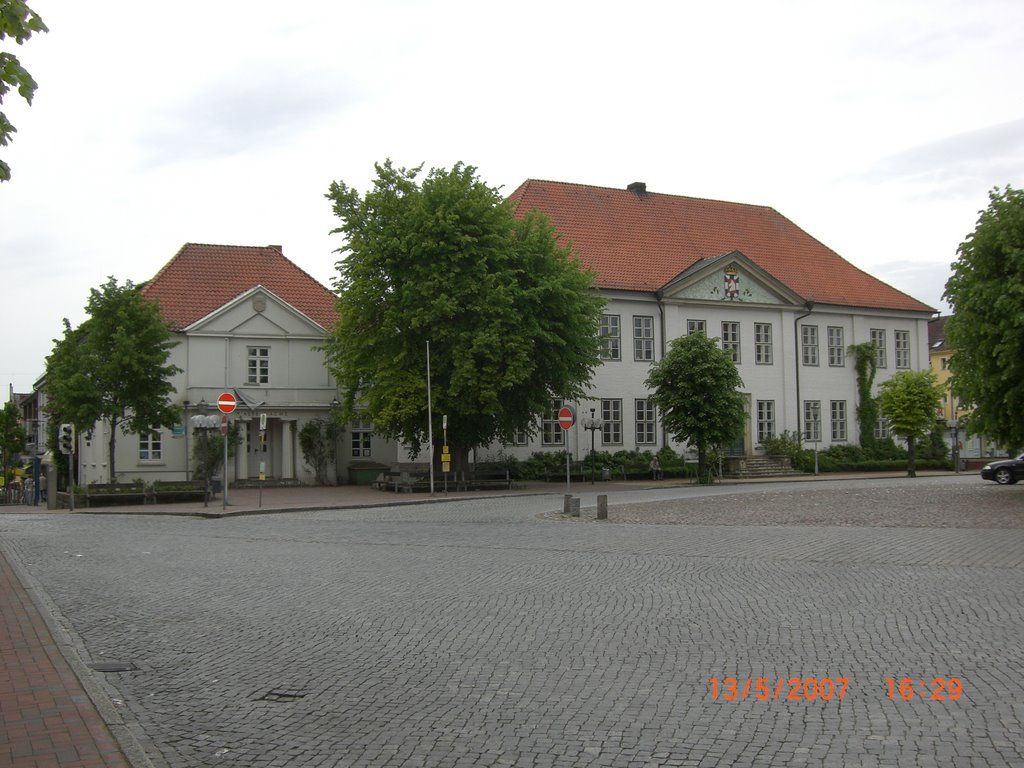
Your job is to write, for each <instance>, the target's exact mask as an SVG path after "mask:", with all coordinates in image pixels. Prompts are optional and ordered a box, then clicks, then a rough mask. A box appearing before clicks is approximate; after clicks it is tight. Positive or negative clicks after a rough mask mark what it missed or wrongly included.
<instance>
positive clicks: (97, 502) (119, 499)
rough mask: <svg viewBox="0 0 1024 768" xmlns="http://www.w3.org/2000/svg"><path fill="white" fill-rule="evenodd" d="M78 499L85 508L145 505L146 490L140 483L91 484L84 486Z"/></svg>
mask: <svg viewBox="0 0 1024 768" xmlns="http://www.w3.org/2000/svg"><path fill="white" fill-rule="evenodd" d="M76 496H77V495H76ZM79 498H81V499H82V500H83V501H84V502H85V506H86V507H115V506H118V505H125V504H145V503H146V489H145V487H144V486H143V485H142V483H93V484H91V485H87V486H85V493H84V494H82V495H81V497H79Z"/></svg>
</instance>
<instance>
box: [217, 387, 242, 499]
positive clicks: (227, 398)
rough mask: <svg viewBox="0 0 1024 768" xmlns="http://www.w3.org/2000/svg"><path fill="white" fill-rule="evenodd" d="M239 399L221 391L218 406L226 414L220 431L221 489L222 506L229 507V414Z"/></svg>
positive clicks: (236, 405)
mask: <svg viewBox="0 0 1024 768" xmlns="http://www.w3.org/2000/svg"><path fill="white" fill-rule="evenodd" d="M237 407H238V400H236V399H235V396H234V395H233V394H232V393H230V392H221V393H220V396H219V397H218V398H217V408H218V410H220V412H221V413H223V414H224V415H223V416H222V417H221V420H220V432H221V434H222V435H224V487H223V488H222V489H221V501H220V508H221V509H222V510H226V509H227V508H228V414H229V413H234V410H235V408H237Z"/></svg>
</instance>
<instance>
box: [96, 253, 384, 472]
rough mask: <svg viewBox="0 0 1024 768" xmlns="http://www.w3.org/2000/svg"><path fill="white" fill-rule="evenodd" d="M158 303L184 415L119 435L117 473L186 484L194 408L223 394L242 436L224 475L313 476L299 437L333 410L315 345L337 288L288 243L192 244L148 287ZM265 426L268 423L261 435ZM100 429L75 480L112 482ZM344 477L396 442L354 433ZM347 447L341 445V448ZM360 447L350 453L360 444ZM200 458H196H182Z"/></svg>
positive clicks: (331, 313)
mask: <svg viewBox="0 0 1024 768" xmlns="http://www.w3.org/2000/svg"><path fill="white" fill-rule="evenodd" d="M142 294H143V296H145V297H146V298H147V299H149V300H151V301H153V302H156V303H157V304H158V305H159V306H160V310H161V313H162V314H163V316H164V317H165V318H166V319H167V320H168V322H169V323H170V324H171V327H172V329H173V331H174V333H175V336H176V338H177V342H178V343H177V345H176V346H175V347H174V350H173V352H172V356H171V359H170V362H171V363H173V364H174V365H176V366H177V367H178V368H180V369H181V371H182V372H181V373H180V374H178V375H177V376H176V377H175V378H174V380H173V382H172V383H173V384H174V387H175V389H176V398H177V404H178V405H179V406H180V407H181V408H182V413H183V417H184V418H183V421H182V423H181V424H180V425H178V426H177V427H175V428H174V429H165V430H161V431H158V432H155V433H153V434H150V435H128V436H125V437H121V438H119V439H118V441H117V451H118V456H117V462H116V466H117V468H118V474H119V476H120V479H122V480H135V479H142V480H144V481H147V482H150V481H153V480H182V479H186V478H188V476H189V475H190V473H191V472H192V471H193V469H194V467H195V464H196V462H195V461H194V451H195V441H196V436H195V434H194V433H193V430H192V429H190V428H186V425H187V424H189V423H190V419H191V417H193V416H195V415H214V416H216V415H217V414H218V413H219V412H218V411H217V409H216V407H215V406H216V403H217V400H218V397H219V396H220V395H221V394H222V393H225V392H227V393H231V394H232V395H234V397H235V399H236V401H237V403H238V405H237V408H236V410H235V411H234V412H233V413H232V414H231V415H230V417H229V418H230V421H231V423H232V424H235V425H237V428H238V431H239V443H238V445H237V448H236V451H235V456H234V457H233V458H232V459H230V460H229V462H228V482H229V483H230V482H237V481H245V480H253V479H256V478H258V477H259V475H260V472H261V469H262V470H263V474H264V475H265V476H266V478H267V479H268V480H272V481H277V482H290V481H294V482H312V481H313V470H312V469H311V468H310V467H309V466H308V465H307V464H306V462H305V460H304V457H303V454H302V452H301V450H300V448H299V444H298V432H299V430H300V429H301V428H302V425H303V424H304V423H305V422H307V421H309V420H311V419H313V418H317V417H324V416H327V415H328V413H329V412H330V409H331V407H332V404H336V403H337V399H336V398H337V395H338V390H337V386H336V384H335V382H334V379H333V377H332V376H331V375H330V373H329V372H328V371H327V369H326V367H325V365H324V358H323V353H322V352H321V351H320V349H319V347H320V345H321V344H322V343H323V340H324V337H325V336H326V335H327V332H328V330H329V329H330V327H331V326H332V325H333V324H334V321H335V318H336V314H335V308H334V295H333V294H332V293H331V292H330V290H328V289H327V288H326V287H325V286H323V285H322V284H320V283H319V282H318V281H317V280H315V279H314V278H313V277H311V276H310V275H309V274H307V273H306V272H304V271H303V270H302V269H300V268H299V267H298V266H296V265H295V264H294V263H293V262H292V261H290V260H289V259H288V258H286V257H285V255H284V253H283V250H282V248H281V246H279V245H268V246H261V247H250V246H234V245H205V244H199V243H187V244H185V245H184V246H182V248H181V249H180V250H179V251H178V253H177V254H175V256H174V257H173V258H172V259H171V260H170V261H169V262H168V263H167V264H166V265H165V266H164V267H163V268H162V269H161V270H160V271H159V272H158V273H157V275H156V276H155V277H154V278H153V279H152V280H150V281H149V282H147V283H146V284H145V285H144V286H143V288H142ZM261 424H264V425H265V429H264V430H263V434H262V439H261V434H260V432H261V429H260V426H261ZM107 428H108V427H106V426H105V425H97V427H96V429H94V431H93V433H92V435H91V438H90V439H89V440H88V441H87V442H86V441H83V445H82V447H81V456H80V462H81V463H80V467H79V482H80V483H88V482H105V481H106V477H107V472H106V467H107V465H106V457H105V452H106V450H107V436H106V434H104V433H105V429H107ZM344 439H345V440H346V441H347V442H346V444H345V446H344V447H345V448H351V446H350V445H349V443H352V442H353V441H356V442H357V446H356V448H357V449H358V454H357V455H353V451H352V450H341V451H339V461H338V465H337V466H336V467H335V471H336V473H337V476H338V477H340V478H342V479H344V477H345V475H346V471H347V468H348V465H349V464H350V463H351V462H352V461H361V460H365V459H368V458H371V457H372V454H373V452H374V451H373V449H376V453H377V457H378V458H379V459H384V460H385V461H391V460H394V456H395V448H394V446H393V445H390V444H386V443H383V442H382V441H379V440H376V439H372V438H371V436H370V433H369V429H368V427H364V426H362V425H359V424H356V425H355V426H354V427H353V428H352V429H350V430H348V432H347V433H346V435H345V437H344ZM339 447H340V446H339ZM353 450H355V449H353ZM190 455H191V456H193V459H192V460H189V459H188V458H187V457H189V456H190Z"/></svg>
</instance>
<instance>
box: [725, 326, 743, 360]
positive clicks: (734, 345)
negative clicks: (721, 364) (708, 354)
mask: <svg viewBox="0 0 1024 768" xmlns="http://www.w3.org/2000/svg"><path fill="white" fill-rule="evenodd" d="M722 349H724V350H725V351H726V352H728V353H729V354H730V356H731V357H732V361H733V362H734V363H736V364H739V362H740V324H739V323H734V322H724V323H722Z"/></svg>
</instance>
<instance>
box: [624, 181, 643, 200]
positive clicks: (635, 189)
mask: <svg viewBox="0 0 1024 768" xmlns="http://www.w3.org/2000/svg"><path fill="white" fill-rule="evenodd" d="M626 191H627V192H632V193H633V194H634V195H637V196H638V197H643V196H644V195H646V194H647V184H645V183H644V182H642V181H634V182H633V183H632V184H630V185H629V186H627V187H626Z"/></svg>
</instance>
